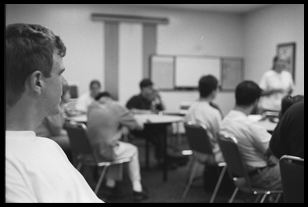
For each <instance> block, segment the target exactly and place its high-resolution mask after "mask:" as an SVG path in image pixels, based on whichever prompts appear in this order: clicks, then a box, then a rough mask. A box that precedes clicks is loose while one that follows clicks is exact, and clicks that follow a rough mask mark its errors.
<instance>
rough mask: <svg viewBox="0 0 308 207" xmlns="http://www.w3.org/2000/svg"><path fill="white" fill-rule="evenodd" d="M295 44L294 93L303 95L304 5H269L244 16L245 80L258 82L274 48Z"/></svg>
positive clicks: (270, 60) (269, 62)
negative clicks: (281, 44) (280, 45)
mask: <svg viewBox="0 0 308 207" xmlns="http://www.w3.org/2000/svg"><path fill="white" fill-rule="evenodd" d="M284 42H296V48H297V50H296V62H295V65H296V70H295V84H296V88H295V90H294V94H304V5H303V4H295V5H292V4H287V5H272V6H269V7H265V8H262V9H259V10H256V11H254V12H250V13H248V14H247V15H245V16H244V54H245V64H246V67H245V68H246V71H245V78H246V79H251V80H254V81H257V82H259V81H260V79H261V76H262V75H263V73H264V72H265V71H267V70H269V69H270V68H271V66H272V58H273V56H274V55H275V54H276V45H277V44H279V43H284Z"/></svg>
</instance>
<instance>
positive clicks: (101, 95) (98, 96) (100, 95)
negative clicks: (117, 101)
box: [94, 91, 112, 101]
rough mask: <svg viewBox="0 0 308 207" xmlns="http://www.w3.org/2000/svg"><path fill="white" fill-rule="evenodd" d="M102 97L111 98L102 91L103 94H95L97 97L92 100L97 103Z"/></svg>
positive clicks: (107, 93)
mask: <svg viewBox="0 0 308 207" xmlns="http://www.w3.org/2000/svg"><path fill="white" fill-rule="evenodd" d="M102 97H108V98H112V97H111V95H110V93H109V92H107V91H104V92H99V93H98V94H97V96H95V98H94V99H95V100H96V101H98V100H99V99H101V98H102Z"/></svg>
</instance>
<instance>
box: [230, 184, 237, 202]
mask: <svg viewBox="0 0 308 207" xmlns="http://www.w3.org/2000/svg"><path fill="white" fill-rule="evenodd" d="M238 190H239V189H238V187H236V188H235V189H234V191H233V193H232V196H231V198H230V199H229V200H228V203H233V200H234V198H235V196H236V194H237V192H238Z"/></svg>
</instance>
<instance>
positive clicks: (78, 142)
mask: <svg viewBox="0 0 308 207" xmlns="http://www.w3.org/2000/svg"><path fill="white" fill-rule="evenodd" d="M64 128H65V129H66V131H67V134H68V137H69V140H70V145H71V149H72V152H73V153H75V154H78V155H92V148H91V145H90V142H89V139H88V135H87V128H86V126H85V124H82V123H68V124H65V127H64Z"/></svg>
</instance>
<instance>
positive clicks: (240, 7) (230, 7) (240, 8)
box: [135, 4, 271, 13]
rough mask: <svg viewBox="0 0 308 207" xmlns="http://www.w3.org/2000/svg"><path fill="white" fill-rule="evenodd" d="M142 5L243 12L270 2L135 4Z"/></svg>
mask: <svg viewBox="0 0 308 207" xmlns="http://www.w3.org/2000/svg"><path fill="white" fill-rule="evenodd" d="M135 5H140V6H144V7H152V8H153V7H156V8H168V9H187V10H198V11H214V12H231V13H245V12H249V11H252V10H255V9H258V8H261V7H265V6H268V5H271V4H135Z"/></svg>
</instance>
